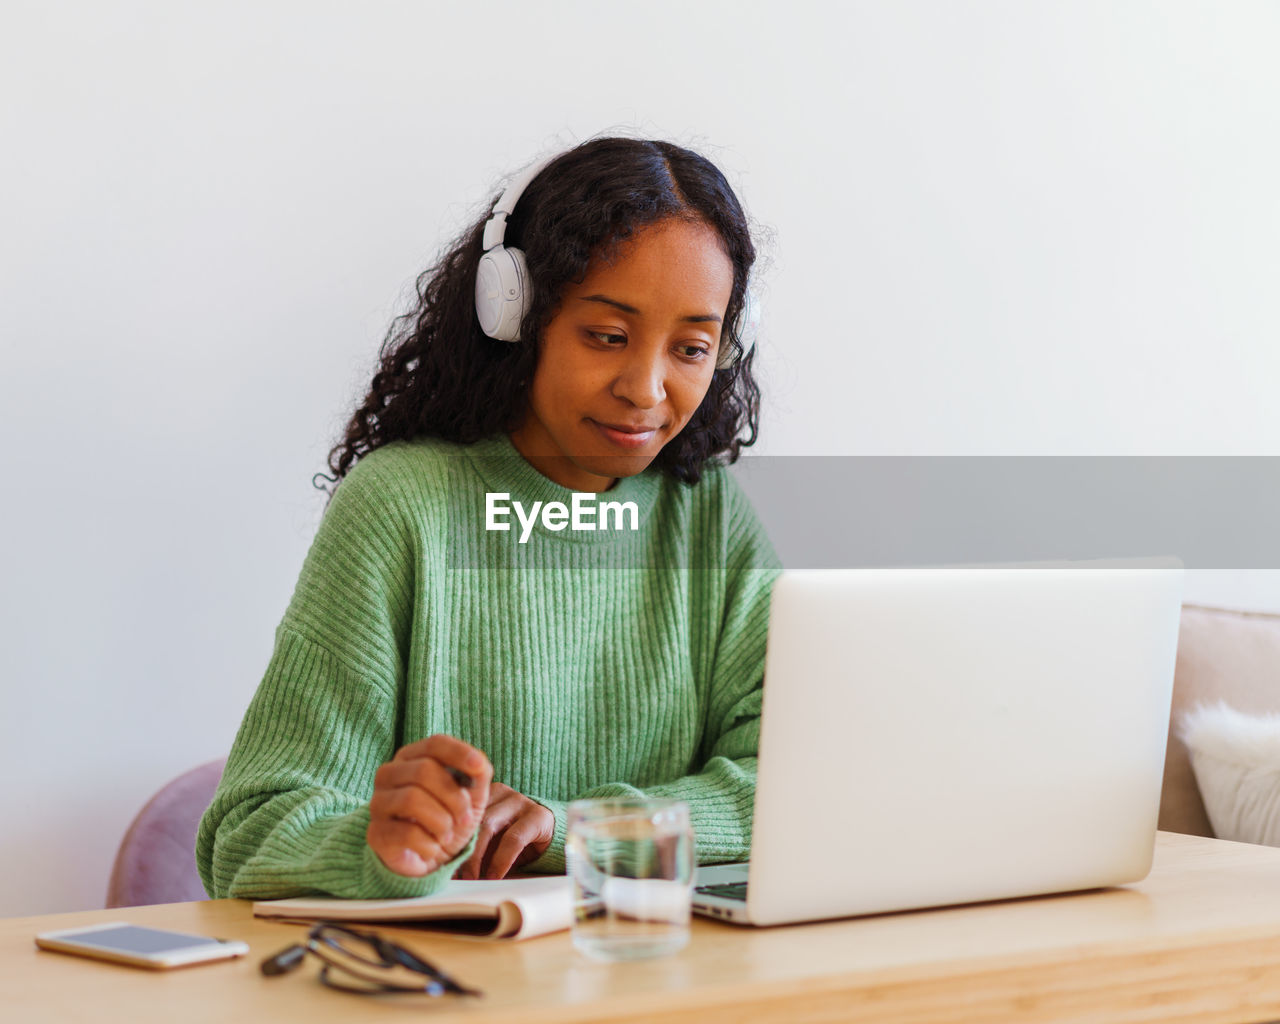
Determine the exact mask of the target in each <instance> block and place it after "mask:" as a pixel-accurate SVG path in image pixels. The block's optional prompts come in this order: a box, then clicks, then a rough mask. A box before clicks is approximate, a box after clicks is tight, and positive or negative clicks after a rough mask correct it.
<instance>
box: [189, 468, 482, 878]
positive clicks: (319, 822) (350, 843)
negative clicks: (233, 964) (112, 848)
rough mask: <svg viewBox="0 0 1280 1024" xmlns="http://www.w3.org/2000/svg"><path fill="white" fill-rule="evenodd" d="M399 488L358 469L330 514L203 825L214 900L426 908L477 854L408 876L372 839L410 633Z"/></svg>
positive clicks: (203, 853)
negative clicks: (376, 791) (372, 815)
mask: <svg viewBox="0 0 1280 1024" xmlns="http://www.w3.org/2000/svg"><path fill="white" fill-rule="evenodd" d="M374 454H376V453H374ZM393 483H394V482H393V481H392V480H390V479H386V478H384V475H382V474H380V473H379V472H378V471H377V467H376V466H375V465H374V464H373V463H372V462H368V463H367V462H366V461H362V462H360V463H358V464H357V465H356V467H355V468H354V469H353V470H352V471H351V472H350V473H349V474H348V475H347V477H346V478H345V479H344V480H343V482H342V483H341V484H340V485H339V487H338V489H337V491H336V492H335V493H334V496H333V499H332V501H331V502H330V504H329V507H328V508H327V509H326V511H325V514H324V517H323V519H322V521H321V524H320V528H319V530H318V531H317V534H316V537H315V540H314V541H313V542H312V545H311V549H310V551H309V552H308V554H307V557H306V560H305V562H304V565H303V569H302V572H301V575H300V577H299V580H298V584H297V587H296V588H295V590H294V594H293V598H292V600H291V601H290V604H289V608H288V610H287V611H286V613H285V616H284V619H283V621H282V622H281V623H280V625H279V627H278V628H277V630H276V635H275V647H274V650H273V653H272V656H271V659H270V662H269V664H268V666H267V670H266V673H265V675H264V677H263V679H262V682H261V683H260V685H259V686H258V689H257V692H256V693H255V695H254V697H253V700H252V701H251V703H250V705H249V708H248V711H247V712H246V714H245V717H244V720H243V722H242V723H241V726H240V730H239V732H238V733H237V735H236V739H235V742H234V744H233V745H232V748H231V752H230V755H229V756H228V759H227V767H226V770H225V772H224V774H223V777H222V781H221V783H220V784H219V786H218V791H217V793H216V795H215V796H214V800H213V803H212V804H211V805H210V806H209V808H208V810H207V811H206V812H205V814H204V817H203V819H202V820H201V822H200V828H199V832H198V834H197V838H196V862H197V866H198V867H199V870H200V877H201V880H202V881H203V883H204V887H205V889H206V890H207V891H208V892H209V894H210V895H211V896H213V897H215V898H221V897H227V896H236V897H247V898H255V899H276V898H283V897H287V896H298V895H306V894H312V893H325V894H330V895H334V896H345V897H364V898H393V897H407V896H425V895H429V894H430V893H432V892H434V891H435V890H436V889H438V888H439V887H440V886H441V885H442V884H443V883H444V882H445V881H447V880H448V879H449V878H450V877H451V876H452V874H453V872H454V870H455V869H456V867H457V866H458V865H459V864H461V863H462V861H463V860H465V858H466V857H467V856H469V854H470V851H471V849H472V847H473V845H474V841H473V843H472V844H469V845H468V847H467V848H466V849H465V850H464V851H462V853H460V854H459V855H458V856H457V857H456V858H454V859H453V860H452V861H450V862H449V863H448V864H445V865H442V866H441V867H440V868H438V869H437V870H436V871H434V872H431V873H429V874H427V875H425V876H423V877H421V878H410V877H407V876H403V875H399V874H396V873H395V872H393V871H391V870H390V869H389V868H387V867H386V865H384V864H383V863H382V860H381V858H379V857H378V855H377V854H376V853H375V852H374V851H373V848H372V847H370V846H369V845H368V842H367V840H366V835H365V833H366V831H367V829H368V827H369V799H370V797H371V796H372V795H373V776H374V773H375V772H376V771H377V769H378V767H379V766H380V765H381V764H382V763H383V762H385V761H388V760H390V759H391V757H392V756H394V753H395V749H396V742H397V734H398V726H399V719H400V715H401V707H400V697H399V694H400V692H401V690H402V684H403V679H404V671H405V652H406V650H407V644H408V635H407V634H408V631H409V629H410V601H411V599H412V598H411V593H412V591H411V581H412V575H411V569H410V568H408V567H409V566H411V565H412V557H411V556H412V552H411V547H412V543H411V539H410V538H409V536H408V534H407V531H406V530H404V529H403V527H402V520H401V518H400V517H398V516H397V515H396V514H395V511H394V506H393V504H392V503H389V502H388V501H387V491H386V489H387V487H388V485H393Z"/></svg>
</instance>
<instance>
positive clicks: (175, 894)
mask: <svg viewBox="0 0 1280 1024" xmlns="http://www.w3.org/2000/svg"><path fill="white" fill-rule="evenodd" d="M226 763H227V760H226V758H221V759H220V760H217V761H210V762H209V763H208V764H202V765H200V767H198V768H192V769H191V771H189V772H186V773H184V774H182V775H179V776H178V777H177V778H176V779H174V780H173V781H172V782H170V783H169V784H168V785H167V786H165V787H164V788H163V789H161V790H160V792H158V793H157V794H156V795H155V796H153V797H152V798H151V799H150V800H149V801H147V805H146V806H145V807H143V808H142V810H141V811H139V812H138V816H137V817H136V818H134V819H133V824H131V825H130V826H129V831H128V832H126V833H125V837H124V840H123V841H122V842H121V843H120V850H119V852H118V853H117V854H116V863H115V867H114V868H113V869H112V871H111V882H110V884H108V886H107V907H108V908H110V907H142V906H148V905H150V904H153V903H185V902H188V901H190V900H207V899H208V898H209V896H208V895H207V894H206V893H205V891H204V886H203V885H202V884H201V882H200V876H199V874H198V873H197V872H196V829H197V828H198V827H199V824H200V818H201V816H202V815H203V814H204V811H205V808H206V807H208V806H209V804H210V803H211V802H212V800H213V794H214V791H215V790H216V789H217V788H218V780H219V779H221V778H222V769H223V766H224V765H225V764H226Z"/></svg>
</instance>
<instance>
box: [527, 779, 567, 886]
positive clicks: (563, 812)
mask: <svg viewBox="0 0 1280 1024" xmlns="http://www.w3.org/2000/svg"><path fill="white" fill-rule="evenodd" d="M532 799H534V800H536V801H537V802H538V803H540V804H542V806H543V807H545V808H546V809H547V810H549V811H550V812H551V813H552V814H554V815H555V818H556V827H555V831H554V832H553V833H552V835H551V845H550V846H548V847H547V850H546V852H545V853H544V854H543V855H542V856H541V857H539V858H538V859H537V860H535V861H534V862H533V863H531V864H529V865H527V866H526V868H525V870H526V871H537V872H541V873H542V874H547V875H563V874H564V873H565V856H564V837H565V820H566V818H567V816H568V809H569V801H568V800H544V799H543V798H542V797H533V798H532Z"/></svg>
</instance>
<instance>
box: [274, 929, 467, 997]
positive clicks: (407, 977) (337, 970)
mask: <svg viewBox="0 0 1280 1024" xmlns="http://www.w3.org/2000/svg"><path fill="white" fill-rule="evenodd" d="M308 952H311V953H314V954H315V955H316V956H318V957H319V958H320V959H321V960H323V961H324V966H323V967H322V968H321V969H320V980H321V981H322V982H324V984H326V985H328V986H329V987H330V988H336V989H341V990H342V991H344V992H354V993H357V994H359V995H376V994H378V993H380V992H422V993H426V994H427V995H432V996H442V995H445V994H446V993H450V992H451V993H454V994H455V995H460V996H478V995H481V994H482V993H480V992H478V991H476V990H475V989H470V988H466V987H465V986H463V985H460V984H459V983H458V982H456V981H454V980H453V979H452V978H450V977H449V975H447V974H445V973H444V971H442V970H440V969H439V968H438V967H435V966H433V965H432V964H430V963H428V962H427V961H425V960H423V959H421V958H419V957H417V956H415V955H414V954H413V953H411V952H410V951H409V950H407V949H405V948H404V947H403V946H397V945H396V944H395V943H394V942H388V941H387V940H386V939H384V938H383V937H382V936H380V935H378V934H377V933H376V932H361V931H356V929H354V928H345V927H343V926H342V925H338V924H329V923H328V922H325V921H322V922H320V923H319V924H317V925H316V926H315V927H314V928H312V929H311V930H310V931H309V932H308V933H307V941H306V942H305V943H297V944H294V945H292V946H289V947H288V948H287V949H282V950H281V951H280V952H279V953H277V954H275V956H271V957H268V958H267V959H266V960H264V961H262V965H261V967H262V973H263V974H267V975H277V974H288V973H289V972H290V971H292V970H293V969H294V968H296V967H297V966H298V965H299V964H301V963H302V961H303V959H304V958H305V957H306V955H307V953H308ZM331 971H332V972H333V973H332V974H331V973H330V972H331Z"/></svg>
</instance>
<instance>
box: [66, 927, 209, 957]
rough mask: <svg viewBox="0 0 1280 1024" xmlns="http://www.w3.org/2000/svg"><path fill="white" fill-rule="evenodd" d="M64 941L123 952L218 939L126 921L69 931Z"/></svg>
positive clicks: (181, 946) (170, 948)
mask: <svg viewBox="0 0 1280 1024" xmlns="http://www.w3.org/2000/svg"><path fill="white" fill-rule="evenodd" d="M64 941H66V942H74V943H77V944H82V945H85V946H97V947H100V948H102V949H114V950H118V951H119V952H121V953H169V952H172V951H173V950H178V949H190V948H192V947H193V946H208V945H210V944H211V943H213V942H216V941H217V940H216V939H210V938H206V937H205V936H203V935H186V934H184V933H182V932H166V931H161V930H160V929H158V928H140V927H138V926H137V925H132V924H126V925H120V926H119V927H118V928H104V929H103V930H102V931H95V932H86V933H84V934H83V935H68V936H66V938H65V939H64Z"/></svg>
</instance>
